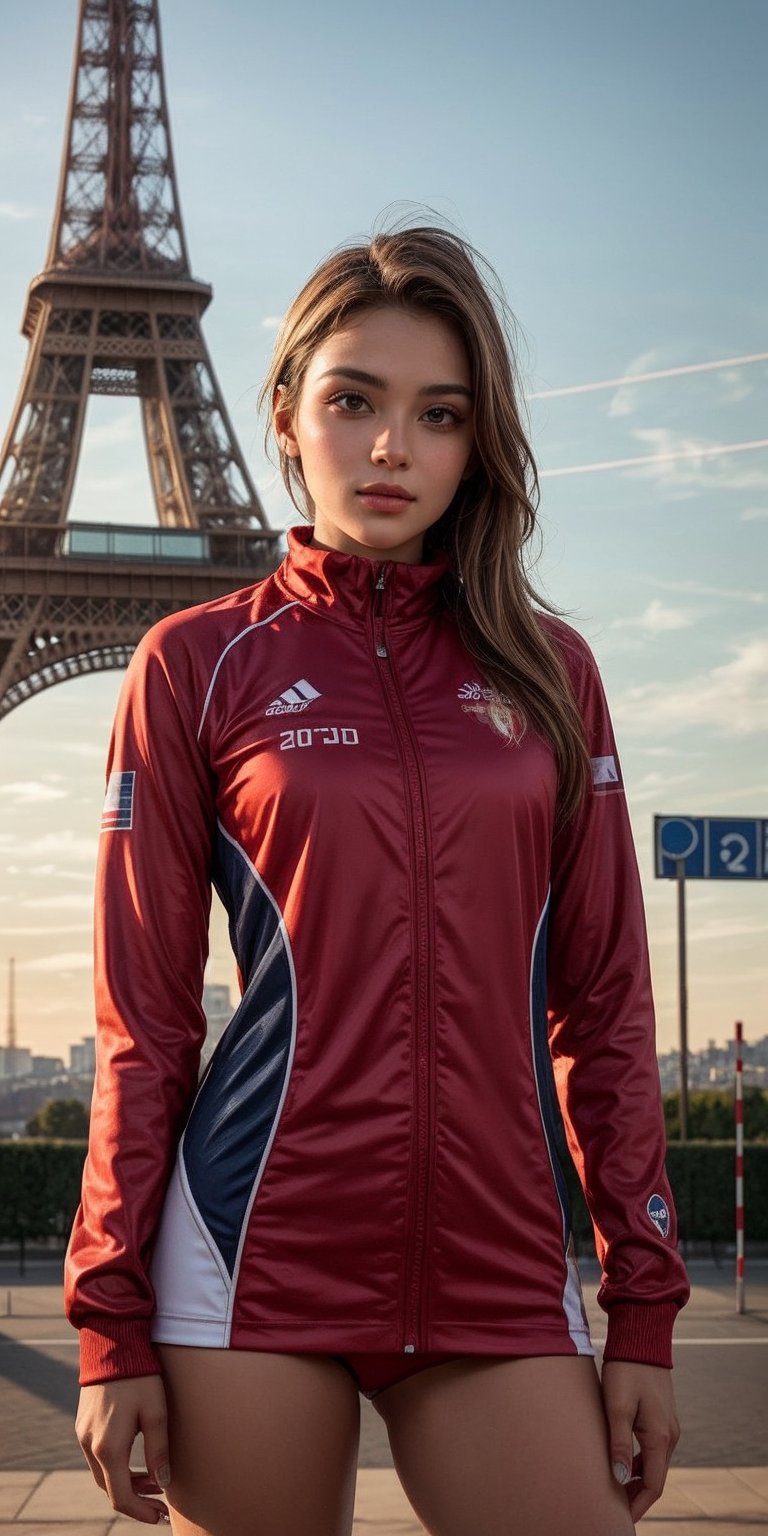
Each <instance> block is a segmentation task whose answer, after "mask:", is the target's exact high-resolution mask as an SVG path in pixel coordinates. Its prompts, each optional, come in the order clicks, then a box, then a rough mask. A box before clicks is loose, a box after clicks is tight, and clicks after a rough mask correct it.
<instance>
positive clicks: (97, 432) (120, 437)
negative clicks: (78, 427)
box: [85, 411, 141, 449]
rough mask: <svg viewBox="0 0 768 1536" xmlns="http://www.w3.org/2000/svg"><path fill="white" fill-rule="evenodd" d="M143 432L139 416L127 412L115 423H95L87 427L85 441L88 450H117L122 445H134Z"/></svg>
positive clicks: (116, 419)
mask: <svg viewBox="0 0 768 1536" xmlns="http://www.w3.org/2000/svg"><path fill="white" fill-rule="evenodd" d="M140 431H141V424H140V420H139V417H138V414H134V412H133V411H126V412H124V413H123V414H122V416H116V417H115V420H114V421H104V422H95V423H94V425H93V426H92V427H86V433H85V441H86V443H87V445H88V448H89V449H91V448H95V449H99V448H115V447H117V446H118V445H119V444H121V443H133V442H134V441H135V440H136V437H137V436H138V434H139V432H140Z"/></svg>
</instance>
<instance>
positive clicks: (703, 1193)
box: [565, 1141, 768, 1254]
mask: <svg viewBox="0 0 768 1536" xmlns="http://www.w3.org/2000/svg"><path fill="white" fill-rule="evenodd" d="M565 1172H566V1180H567V1183H568V1188H569V1191H570V1195H571V1214H572V1220H573V1235H574V1239H575V1241H576V1246H577V1249H578V1251H579V1253H585V1254H586V1253H589V1252H591V1251H593V1242H592V1223H591V1222H590V1219H589V1216H588V1214H587V1208H586V1204H585V1202H584V1196H583V1194H582V1192H581V1188H580V1186H579V1182H578V1179H577V1177H576V1173H575V1170H574V1168H573V1166H572V1164H571V1163H568V1165H567V1167H566V1170H565ZM667 1173H668V1175H669V1182H670V1184H671V1186H672V1193H673V1196H674V1200H675V1208H676V1210H677V1222H678V1230H679V1234H680V1239H681V1241H690V1242H712V1243H733V1242H735V1239H736V1146H735V1142H732V1141H689V1142H687V1143H686V1145H685V1146H680V1144H679V1143H675V1142H669V1144H668V1146H667ZM744 1236H745V1240H746V1241H747V1242H748V1243H749V1242H752V1243H764V1242H768V1145H765V1144H763V1143H761V1142H756V1143H752V1144H750V1143H747V1144H746V1145H745V1147H744Z"/></svg>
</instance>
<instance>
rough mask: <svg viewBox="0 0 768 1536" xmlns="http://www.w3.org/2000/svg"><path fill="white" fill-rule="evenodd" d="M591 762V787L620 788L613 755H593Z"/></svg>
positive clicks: (617, 770)
mask: <svg viewBox="0 0 768 1536" xmlns="http://www.w3.org/2000/svg"><path fill="white" fill-rule="evenodd" d="M591 762H592V787H593V789H620V788H621V779H620V778H619V769H618V764H617V762H616V759H615V757H593V758H592V759H591Z"/></svg>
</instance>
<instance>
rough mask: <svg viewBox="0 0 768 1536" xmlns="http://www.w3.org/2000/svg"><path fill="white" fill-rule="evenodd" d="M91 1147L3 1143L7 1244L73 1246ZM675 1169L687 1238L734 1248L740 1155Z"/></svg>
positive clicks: (755, 1206)
mask: <svg viewBox="0 0 768 1536" xmlns="http://www.w3.org/2000/svg"><path fill="white" fill-rule="evenodd" d="M84 1157H85V1144H84V1143H83V1142H74V1141H0V1242H18V1241H19V1240H20V1239H22V1238H24V1239H26V1240H27V1241H39V1240H40V1239H41V1238H47V1237H52V1236H57V1237H60V1238H61V1240H62V1242H64V1241H65V1240H66V1237H67V1235H68V1233H69V1229H70V1227H71V1225H72V1221H73V1219H74V1215H75V1211H76V1210H77V1205H78V1201H79V1199H80V1179H81V1174H82V1167H83V1159H84ZM667 1170H668V1173H669V1179H670V1183H671V1185H672V1190H673V1193H674V1197H675V1205H676V1207H677V1213H678V1223H679V1228H680V1236H681V1238H683V1239H689V1240H691V1241H697V1242H718V1243H730V1242H733V1241H734V1235H735V1230H736V1217H735V1205H736V1199H735V1150H734V1143H733V1142H732V1141H731V1142H728V1141H691V1142H688V1144H687V1145H686V1146H684V1147H681V1146H679V1145H676V1144H675V1143H674V1142H670V1144H669V1147H668V1149H667ZM566 1177H567V1181H568V1185H569V1188H570V1192H571V1204H572V1214H573V1231H574V1237H575V1239H576V1244H577V1247H578V1250H579V1252H581V1253H587V1252H589V1251H590V1247H591V1242H592V1225H591V1222H590V1220H589V1216H588V1215H587V1209H586V1206H585V1204H584V1197H583V1195H582V1193H581V1189H580V1188H579V1184H578V1180H577V1178H576V1174H575V1172H574V1169H573V1167H572V1166H571V1164H570V1163H569V1164H568V1165H567V1167H566ZM744 1201H745V1208H746V1216H745V1236H746V1240H747V1242H763V1243H764V1242H768V1145H764V1144H762V1143H760V1142H757V1143H753V1144H752V1145H750V1144H749V1143H747V1145H746V1146H745V1148H744Z"/></svg>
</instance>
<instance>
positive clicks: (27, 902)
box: [19, 891, 93, 912]
mask: <svg viewBox="0 0 768 1536" xmlns="http://www.w3.org/2000/svg"><path fill="white" fill-rule="evenodd" d="M19 906H20V907H24V908H25V909H26V910H27V911H35V912H38V911H42V910H45V911H46V912H54V911H55V912H81V911H82V912H87V911H90V910H91V908H92V907H93V895H92V893H91V892H90V891H88V892H86V891H81V892H78V891H63V892H61V893H60V894H59V895H53V896H27V897H25V899H24V901H20V902H19Z"/></svg>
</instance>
